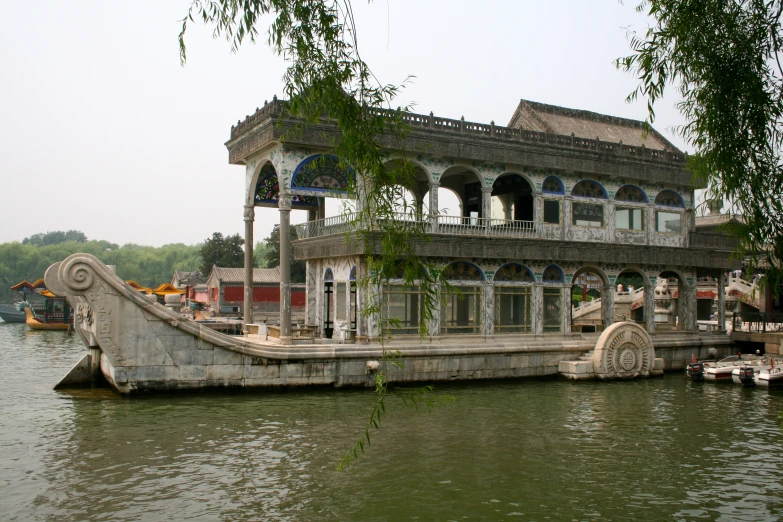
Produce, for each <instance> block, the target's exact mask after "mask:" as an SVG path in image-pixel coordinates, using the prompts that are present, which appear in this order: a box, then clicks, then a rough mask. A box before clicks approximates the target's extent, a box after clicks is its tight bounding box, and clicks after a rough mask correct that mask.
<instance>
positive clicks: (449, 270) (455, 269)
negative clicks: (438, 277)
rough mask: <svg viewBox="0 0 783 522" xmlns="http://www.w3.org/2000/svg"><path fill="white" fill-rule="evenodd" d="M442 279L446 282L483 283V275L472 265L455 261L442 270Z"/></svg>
mask: <svg viewBox="0 0 783 522" xmlns="http://www.w3.org/2000/svg"><path fill="white" fill-rule="evenodd" d="M443 279H445V280H446V281H483V280H484V274H483V273H482V272H481V269H480V268H479V267H477V266H476V265H474V264H473V263H467V262H465V261H455V262H454V263H451V264H450V265H449V266H447V267H446V268H445V269H444V270H443Z"/></svg>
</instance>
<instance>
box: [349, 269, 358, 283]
mask: <svg viewBox="0 0 783 522" xmlns="http://www.w3.org/2000/svg"><path fill="white" fill-rule="evenodd" d="M348 279H349V280H350V281H356V267H355V266H352V267H351V274H350V275H349V276H348Z"/></svg>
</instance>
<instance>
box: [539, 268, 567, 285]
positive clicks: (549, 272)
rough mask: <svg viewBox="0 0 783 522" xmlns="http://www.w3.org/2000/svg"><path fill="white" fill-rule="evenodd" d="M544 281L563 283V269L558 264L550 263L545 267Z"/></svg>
mask: <svg viewBox="0 0 783 522" xmlns="http://www.w3.org/2000/svg"><path fill="white" fill-rule="evenodd" d="M543 281H544V282H545V283H562V282H563V271H562V270H560V268H559V267H558V266H557V265H549V266H548V267H546V268H545V269H544V276H543Z"/></svg>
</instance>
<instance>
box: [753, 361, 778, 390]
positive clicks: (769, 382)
mask: <svg viewBox="0 0 783 522" xmlns="http://www.w3.org/2000/svg"><path fill="white" fill-rule="evenodd" d="M779 362H780V361H779V360H778V361H775V362H774V365H772V366H768V367H766V368H764V369H763V370H761V371H760V372H759V373H758V374H757V375H756V384H757V385H759V386H764V387H765V388H771V387H774V386H781V385H783V366H781V365H779Z"/></svg>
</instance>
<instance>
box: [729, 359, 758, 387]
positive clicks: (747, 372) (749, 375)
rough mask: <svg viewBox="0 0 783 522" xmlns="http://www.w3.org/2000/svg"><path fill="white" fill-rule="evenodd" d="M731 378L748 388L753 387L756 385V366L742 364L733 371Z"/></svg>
mask: <svg viewBox="0 0 783 522" xmlns="http://www.w3.org/2000/svg"><path fill="white" fill-rule="evenodd" d="M731 380H732V381H734V382H735V383H737V384H742V385H743V386H744V387H746V388H752V387H753V386H755V385H756V367H754V366H747V365H746V366H740V367H739V368H737V369H735V370H734V371H733V372H731Z"/></svg>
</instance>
